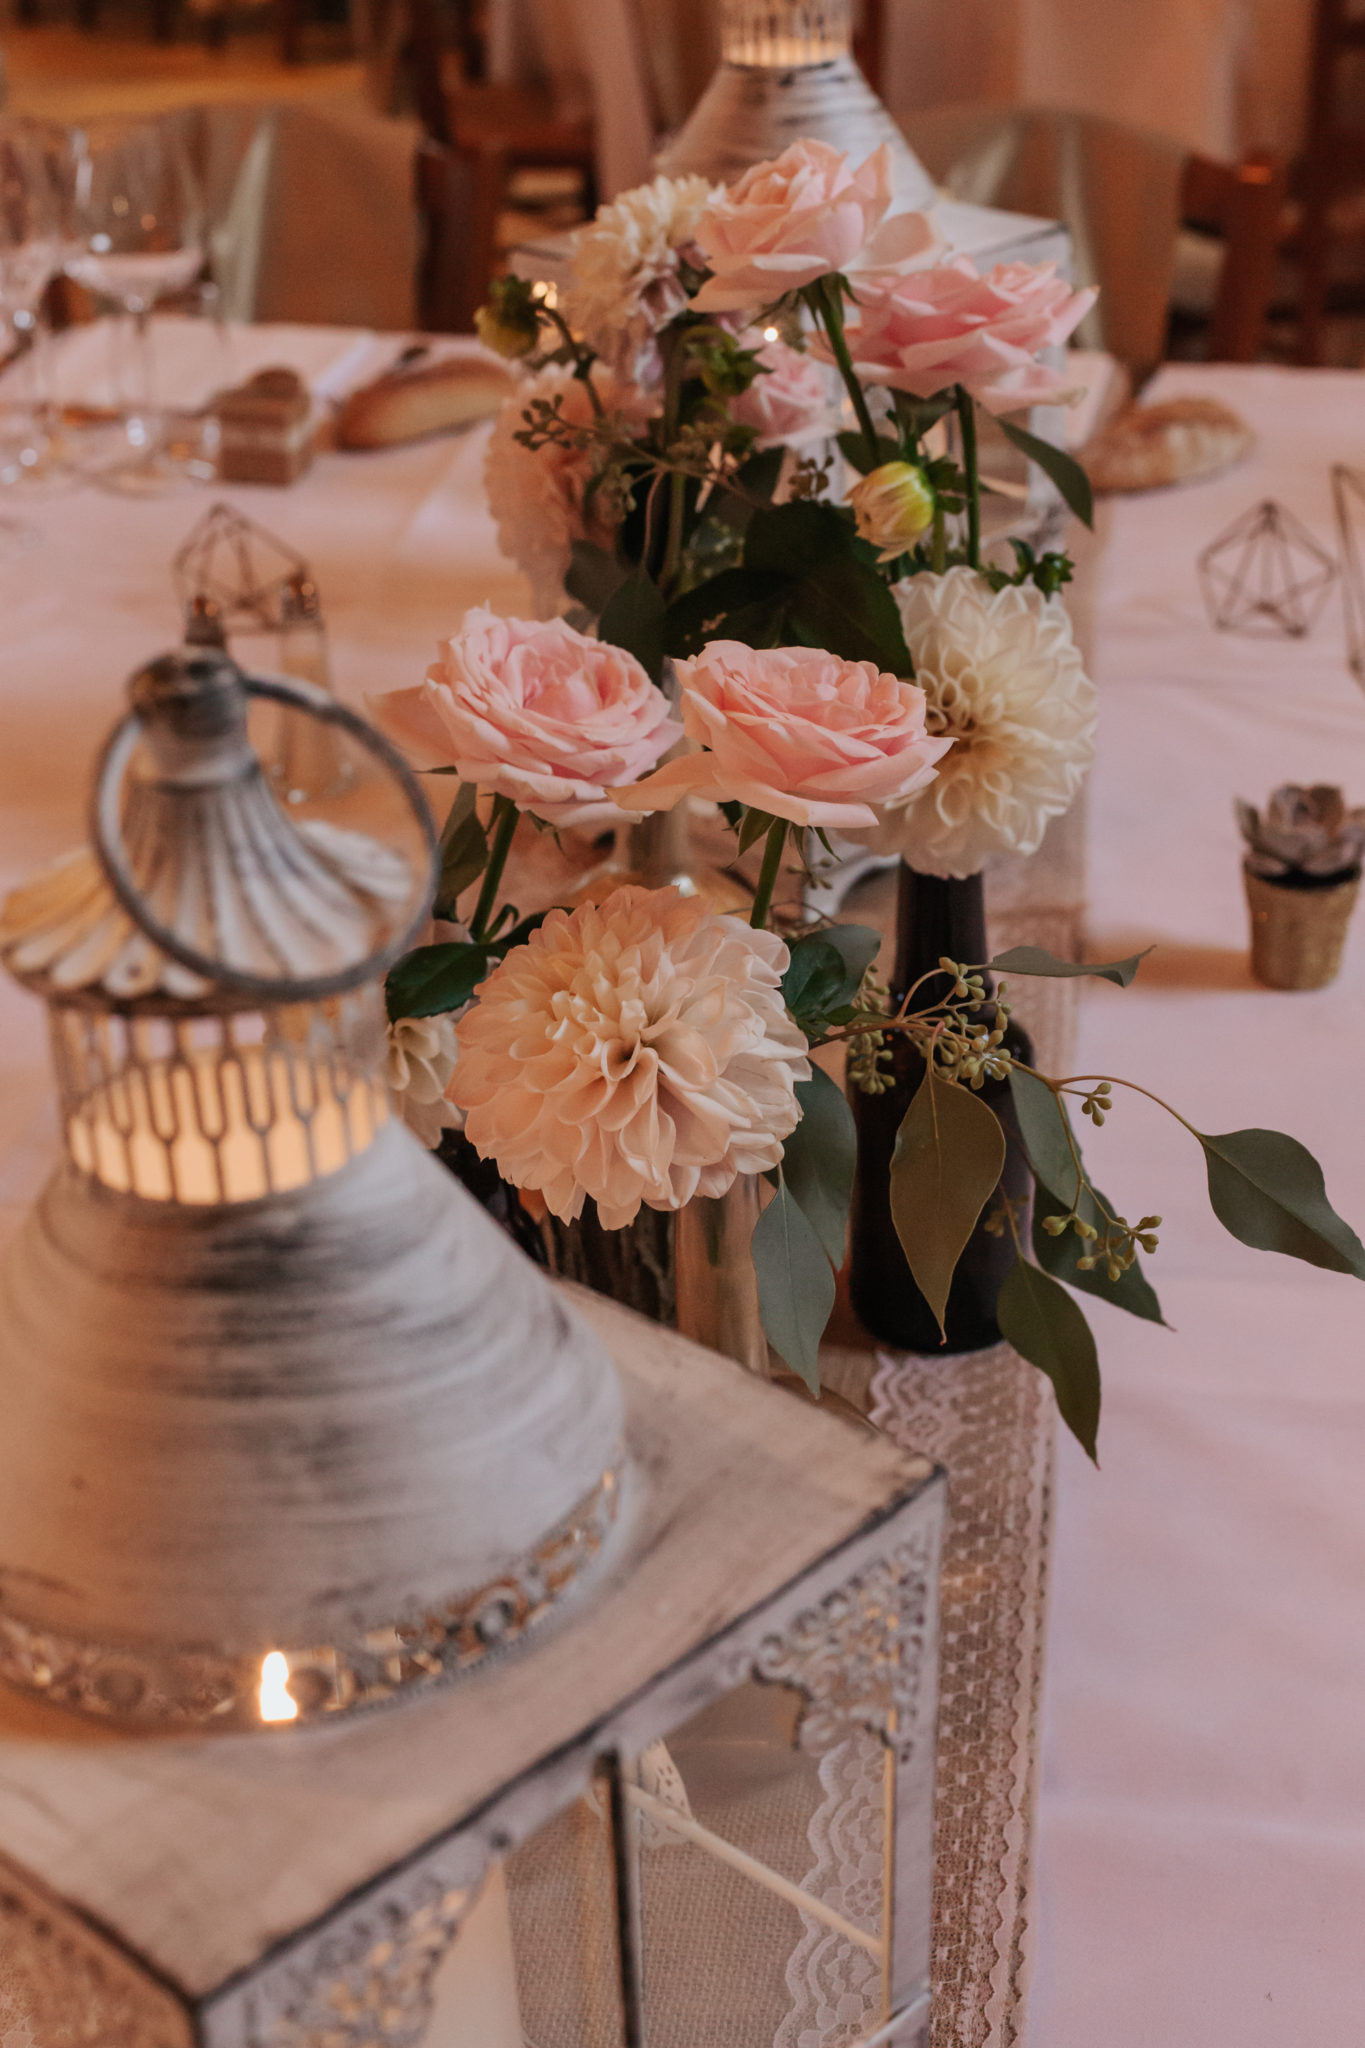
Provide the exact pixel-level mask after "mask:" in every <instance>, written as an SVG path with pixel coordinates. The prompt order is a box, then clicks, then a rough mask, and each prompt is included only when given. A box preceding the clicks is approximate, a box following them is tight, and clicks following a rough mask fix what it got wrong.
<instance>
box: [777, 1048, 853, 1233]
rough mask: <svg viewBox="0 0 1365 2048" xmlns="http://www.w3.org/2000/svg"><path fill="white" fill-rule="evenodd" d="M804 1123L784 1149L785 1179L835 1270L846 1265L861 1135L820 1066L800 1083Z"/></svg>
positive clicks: (844, 1101) (798, 1093) (841, 1094)
mask: <svg viewBox="0 0 1365 2048" xmlns="http://www.w3.org/2000/svg"><path fill="white" fill-rule="evenodd" d="M796 1099H797V1101H798V1102H799V1103H800V1105H801V1121H800V1123H799V1124H798V1125H797V1126H796V1129H795V1130H794V1131H793V1132H792V1134H791V1136H790V1137H789V1138H788V1140H787V1142H786V1144H785V1146H784V1147H783V1150H782V1178H783V1179H784V1181H785V1182H786V1184H787V1189H788V1192H789V1193H790V1195H791V1197H792V1200H793V1201H794V1202H795V1203H796V1204H797V1206H798V1207H799V1208H800V1210H801V1213H802V1215H803V1216H804V1217H805V1218H806V1221H807V1222H808V1223H809V1224H810V1225H811V1227H812V1228H813V1230H814V1231H815V1234H816V1236H817V1237H818V1238H819V1240H820V1242H821V1244H822V1245H823V1246H824V1248H825V1250H826V1252H827V1253H828V1254H829V1259H830V1263H831V1264H832V1265H833V1266H835V1267H836V1268H837V1267H839V1266H842V1265H843V1263H844V1252H845V1250H846V1249H847V1241H848V1205H849V1203H850V1202H851V1201H852V1199H853V1169H854V1166H855V1165H856V1163H857V1157H858V1134H857V1131H856V1129H855V1128H854V1123H853V1111H852V1110H851V1109H850V1108H849V1106H848V1099H847V1097H846V1096H845V1094H844V1091H843V1089H842V1088H840V1087H839V1085H838V1084H837V1082H834V1081H831V1080H830V1077H829V1075H828V1074H826V1073H825V1072H823V1071H822V1069H821V1068H819V1067H813V1068H812V1069H811V1077H810V1079H809V1081H798V1082H797V1084H796Z"/></svg>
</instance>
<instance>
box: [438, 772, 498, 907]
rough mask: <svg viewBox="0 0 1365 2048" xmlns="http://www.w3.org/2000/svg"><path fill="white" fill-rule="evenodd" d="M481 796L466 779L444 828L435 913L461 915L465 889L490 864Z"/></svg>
mask: <svg viewBox="0 0 1365 2048" xmlns="http://www.w3.org/2000/svg"><path fill="white" fill-rule="evenodd" d="M478 797H479V792H478V789H477V787H476V786H475V784H474V783H472V782H462V783H461V784H460V787H459V789H458V790H457V791H456V792H455V801H454V803H453V804H452V805H451V806H450V814H449V816H448V817H447V819H446V821H445V825H444V827H443V829H442V832H441V873H440V879H439V880H438V882H437V884H436V900H435V902H434V903H433V904H432V906H431V907H432V913H433V915H434V916H436V917H441V918H446V919H449V920H450V921H451V922H453V921H454V920H455V918H457V917H458V915H459V911H458V909H457V907H456V906H457V903H458V901H459V898H460V895H461V893H462V891H464V890H465V889H467V888H468V887H469V886H470V884H471V883H472V882H477V881H478V879H479V876H480V875H481V874H482V873H483V871H484V869H485V868H486V867H487V866H488V834H487V833H486V832H485V831H484V828H483V826H482V825H481V824H480V823H479V815H478V812H477V810H476V809H475V805H476V804H477V802H478Z"/></svg>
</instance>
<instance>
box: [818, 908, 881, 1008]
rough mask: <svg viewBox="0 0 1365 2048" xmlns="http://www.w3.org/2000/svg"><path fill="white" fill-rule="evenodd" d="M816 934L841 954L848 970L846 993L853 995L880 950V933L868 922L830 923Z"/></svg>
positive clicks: (860, 985)
mask: <svg viewBox="0 0 1365 2048" xmlns="http://www.w3.org/2000/svg"><path fill="white" fill-rule="evenodd" d="M817 936H818V937H819V938H822V939H823V940H824V941H825V943H826V944H827V945H830V946H833V947H834V949H835V951H836V952H837V953H839V954H840V955H841V956H842V959H843V963H844V966H845V968H846V969H847V971H848V981H847V983H846V984H845V986H846V988H847V991H848V994H849V995H850V996H855V995H856V994H857V993H858V990H859V989H860V988H861V987H862V982H863V976H864V975H865V974H866V973H867V970H868V968H869V967H870V966H871V965H872V962H873V961H874V960H875V959H876V957H877V954H878V952H879V951H880V950H881V943H882V935H881V933H880V932H879V931H875V930H874V929H873V927H872V926H871V925H870V924H830V925H826V926H825V928H824V930H823V931H821V932H820V933H818V934H817Z"/></svg>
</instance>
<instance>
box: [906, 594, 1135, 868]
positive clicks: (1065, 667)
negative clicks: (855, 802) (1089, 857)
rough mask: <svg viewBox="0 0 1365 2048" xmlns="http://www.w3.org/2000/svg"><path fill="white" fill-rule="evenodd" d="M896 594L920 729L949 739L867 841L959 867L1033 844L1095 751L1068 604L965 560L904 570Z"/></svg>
mask: <svg viewBox="0 0 1365 2048" xmlns="http://www.w3.org/2000/svg"><path fill="white" fill-rule="evenodd" d="M896 599H897V602H898V604H899V606H900V612H901V620H902V623H903V625H904V627H905V638H906V642H907V644H908V646H909V649H910V653H911V655H912V656H913V658H914V663H915V679H916V681H917V682H918V684H919V686H920V688H921V689H922V690H923V691H924V694H925V697H926V699H927V701H928V711H927V718H926V723H927V725H928V729H929V731H930V732H931V733H936V734H938V735H940V736H941V737H942V738H944V739H949V740H951V741H952V742H953V744H952V746H951V747H950V749H949V750H948V752H947V754H946V755H945V756H944V758H943V759H942V760H941V761H940V762H939V763H938V774H937V776H936V777H935V779H934V781H933V782H931V783H930V784H929V786H928V787H927V788H926V789H924V790H922V791H919V792H916V793H913V794H912V795H911V796H910V797H909V799H908V800H897V799H895V798H892V799H891V800H890V802H888V803H887V804H885V805H884V806H883V810H882V824H881V827H880V829H879V831H878V832H877V834H876V835H875V839H874V843H875V844H877V845H879V846H881V847H883V848H885V849H887V850H891V849H894V850H895V851H896V852H899V853H903V854H904V855H905V857H906V859H907V860H908V861H909V862H910V863H911V865H912V866H914V867H916V868H919V869H920V870H921V871H922V872H923V873H925V874H930V875H951V876H956V877H961V876H964V875H974V874H976V873H977V872H978V870H979V869H980V868H981V867H983V866H984V864H985V862H986V861H987V860H988V859H989V858H990V856H991V855H992V854H994V853H1034V852H1036V850H1037V848H1038V845H1039V843H1040V841H1041V840H1042V837H1043V833H1044V830H1045V829H1046V826H1047V821H1048V819H1049V818H1055V817H1057V816H1059V815H1060V813H1061V812H1063V811H1065V810H1066V809H1067V808H1068V806H1069V805H1070V803H1071V801H1072V798H1073V797H1074V796H1075V794H1076V792H1077V790H1078V789H1079V788H1080V785H1081V782H1082V780H1083V779H1084V776H1085V771H1086V769H1087V768H1088V767H1089V765H1090V762H1091V759H1092V757H1093V755H1094V751H1095V745H1094V739H1095V688H1094V685H1093V683H1092V682H1091V681H1090V679H1089V677H1088V676H1087V675H1086V673H1085V670H1084V668H1083V667H1082V666H1081V657H1080V653H1079V650H1078V649H1077V647H1076V643H1075V641H1074V640H1073V638H1072V635H1071V620H1070V618H1069V616H1068V615H1067V611H1066V607H1065V606H1064V605H1063V603H1062V601H1061V599H1060V598H1057V597H1044V596H1043V593H1042V592H1041V591H1040V590H1039V589H1038V587H1037V585H1036V584H1033V583H1025V584H1022V585H1015V584H1010V585H1007V586H1006V587H1005V589H1003V590H999V591H993V590H992V589H991V587H990V585H989V584H988V583H987V582H986V580H985V578H984V577H983V576H980V575H978V574H977V572H976V570H975V569H966V568H957V569H949V571H948V572H947V574H946V575H945V576H935V575H933V574H930V573H928V572H926V573H925V574H924V575H920V576H911V577H910V578H908V580H907V581H906V582H904V583H901V584H898V585H897V587H896Z"/></svg>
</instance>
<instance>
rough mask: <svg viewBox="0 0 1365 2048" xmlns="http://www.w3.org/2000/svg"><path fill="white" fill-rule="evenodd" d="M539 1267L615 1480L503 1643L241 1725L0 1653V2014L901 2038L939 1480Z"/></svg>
mask: <svg viewBox="0 0 1365 2048" xmlns="http://www.w3.org/2000/svg"><path fill="white" fill-rule="evenodd" d="M555 1299H556V1301H557V1302H558V1303H561V1304H563V1305H564V1306H565V1307H566V1308H567V1307H568V1305H569V1303H570V1301H571V1300H575V1299H576V1300H577V1301H578V1302H579V1304H580V1305H581V1308H582V1312H583V1314H584V1315H585V1316H586V1317H587V1318H588V1319H589V1320H590V1321H591V1322H592V1324H593V1326H594V1327H595V1329H596V1330H597V1331H598V1333H599V1335H600V1337H601V1339H602V1340H603V1341H604V1342H605V1344H606V1346H607V1348H608V1350H609V1351H610V1353H611V1355H612V1357H613V1359H614V1360H615V1362H616V1364H617V1367H618V1369H619V1372H620V1377H621V1382H622V1385H623V1387H624V1391H625V1397H626V1429H627V1435H628V1438H629V1441H630V1444H631V1447H632V1469H633V1471H634V1472H635V1473H636V1475H637V1478H636V1484H635V1487H634V1508H633V1512H631V1513H630V1514H629V1515H628V1517H627V1518H626V1520H625V1523H624V1524H623V1527H622V1530H621V1537H620V1541H619V1544H618V1545H617V1546H616V1548H615V1549H614V1551H613V1554H612V1555H611V1556H610V1557H609V1558H608V1559H607V1560H606V1561H605V1564H604V1567H603V1570H602V1572H601V1573H600V1575H599V1576H598V1578H597V1579H596V1581H595V1582H594V1584H593V1586H592V1587H591V1588H590V1589H589V1590H588V1591H587V1593H586V1595H585V1597H584V1599H583V1600H582V1601H581V1602H579V1603H577V1604H576V1605H575V1606H574V1607H573V1608H572V1609H570V1610H568V1611H566V1612H565V1613H564V1615H563V1616H562V1618H561V1619H560V1620H559V1621H558V1622H557V1624H556V1625H555V1626H553V1627H551V1628H547V1629H545V1630H544V1631H542V1632H540V1633H539V1634H538V1636H537V1637H536V1638H535V1639H534V1640H532V1641H531V1642H530V1643H528V1644H527V1645H526V1646H525V1649H524V1651H523V1653H522V1654H520V1655H518V1656H516V1657H508V1658H505V1659H496V1660H494V1661H493V1662H492V1663H490V1664H489V1665H487V1666H486V1668H484V1669H483V1670H482V1671H481V1672H480V1673H479V1674H478V1676H477V1677H475V1678H473V1679H471V1681H470V1682H469V1683H468V1684H464V1685H458V1686H453V1687H447V1688H437V1689H434V1690H432V1691H431V1692H429V1693H428V1694H427V1695H426V1696H425V1697H419V1698H416V1699H414V1700H413V1701H412V1703H411V1704H410V1705H409V1706H406V1707H405V1708H404V1710H403V1711H402V1713H393V1714H376V1715H370V1716H352V1717H349V1718H347V1719H345V1720H343V1721H342V1722H341V1723H340V1724H339V1725H337V1726H335V1727H333V1728H331V1729H327V1730H304V1731H302V1732H299V1731H297V1730H295V1729H290V1728H286V1729H283V1730H281V1731H279V1732H278V1733H277V1734H276V1735H274V1736H273V1737H271V1736H265V1737H257V1738H255V1739H254V1740H252V1741H250V1742H246V1741H232V1740H228V1741H222V1740H219V1739H209V1738H207V1737H204V1736H200V1735H195V1734H188V1735H184V1736H181V1737H179V1738H178V1739H177V1740H175V1741H172V1742H165V1741H160V1742H149V1741H148V1740H146V1739H145V1737H143V1736H142V1735H141V1734H137V1733H128V1732H122V1731H118V1730H111V1729H107V1728H97V1727H91V1726H90V1725H89V1724H88V1723H86V1724H82V1723H79V1722H77V1721H75V1720H74V1719H73V1718H72V1717H69V1716H63V1715H60V1714H57V1713H55V1712H53V1711H52V1710H51V1709H50V1708H42V1707H39V1706H36V1705H35V1704H34V1703H32V1702H31V1701H28V1700H24V1699H21V1698H20V1697H19V1696H18V1695H16V1694H14V1693H11V1692H9V1691H7V1690H6V1689H5V1688H2V1687H0V1956H3V1959H4V1968H3V1970H0V2038H2V2037H3V2035H4V2032H5V2028H6V2024H7V2023H8V2025H9V2027H10V2028H11V2029H12V2030H13V2031H14V2034H15V2037H16V2039H19V2040H23V2041H26V2042H27V2041H33V2042H35V2043H38V2044H41V2048H59V2044H64V2043H66V2042H68V2041H72V2042H74V2041H77V2040H80V2041H90V2042H95V2041H98V2042H99V2043H101V2044H105V2043H108V2044H110V2048H112V2044H114V2043H118V2044H124V2043H129V2044H132V2043H136V2044H137V2048H191V2044H197V2048H525V2044H526V2043H534V2044H535V2048H927V2044H928V2041H929V2032H930V1985H929V1961H930V1910H929V1908H930V1880H931V1869H932V1852H931V1837H932V1823H933V1792H934V1739H935V1705H936V1678H937V1644H936V1623H937V1598H938V1559H939V1539H940V1532H941V1527H942V1519H943V1502H944V1494H943V1480H942V1475H941V1474H939V1473H935V1472H934V1470H933V1468H932V1467H931V1466H930V1464H929V1461H928V1460H927V1459H925V1458H921V1457H916V1456H914V1455H911V1454H907V1453H905V1452H903V1451H900V1450H897V1449H896V1448H895V1447H894V1446H893V1445H892V1444H891V1443H890V1442H889V1441H887V1440H886V1439H885V1438H879V1437H876V1436H873V1435H871V1434H869V1433H868V1432H866V1431H863V1430H858V1429H854V1428H852V1427H850V1426H849V1425H848V1424H846V1423H844V1422H841V1421H839V1420H838V1419H836V1418H835V1417H832V1416H831V1415H829V1414H827V1413H822V1412H821V1411H820V1410H819V1409H818V1408H817V1407H816V1406H815V1405H814V1404H812V1403H808V1402H805V1401H800V1400H797V1399H794V1398H793V1397H792V1396H791V1395H789V1394H786V1393H784V1392H782V1391H780V1390H779V1389H777V1388H775V1387H772V1386H769V1385H767V1384H765V1383H763V1382H760V1381H758V1380H756V1379H755V1378H754V1377H753V1376H752V1375H750V1374H748V1373H743V1372H740V1371H738V1370H736V1368H735V1367H734V1366H733V1365H732V1364H731V1363H730V1362H729V1361H728V1360H725V1359H721V1358H719V1357H717V1356H716V1355H715V1354H714V1353H710V1352H707V1351H704V1350H702V1349H701V1348H700V1347H699V1346H697V1345H695V1344H692V1343H689V1342H688V1341H687V1340H686V1339H685V1338H681V1337H679V1336H677V1335H676V1334H675V1333H674V1332H673V1331H671V1330H665V1329H662V1328H660V1326H659V1325H657V1324H654V1323H649V1322H646V1321H644V1320H643V1319H642V1318H640V1317H638V1316H635V1315H632V1314H631V1313H630V1311H629V1310H627V1309H623V1308H620V1307H618V1306H616V1305H615V1304H614V1303H611V1302H608V1301H606V1300H604V1299H602V1298H601V1297H600V1296H586V1297H580V1296H577V1292H576V1290H567V1289H564V1290H560V1291H558V1292H557V1293H556V1296H555Z"/></svg>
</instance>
